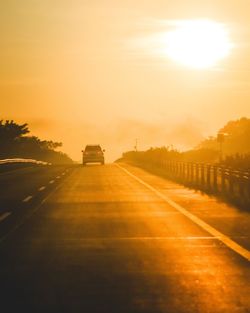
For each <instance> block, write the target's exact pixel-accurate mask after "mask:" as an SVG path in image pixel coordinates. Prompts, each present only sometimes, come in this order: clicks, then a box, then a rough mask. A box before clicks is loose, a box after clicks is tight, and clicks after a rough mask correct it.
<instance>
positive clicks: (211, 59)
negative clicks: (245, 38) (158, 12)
mask: <svg viewBox="0 0 250 313" xmlns="http://www.w3.org/2000/svg"><path fill="white" fill-rule="evenodd" d="M171 26H172V27H173V29H172V30H170V31H168V32H167V33H166V35H165V40H164V41H165V44H164V45H165V48H164V50H165V54H166V55H167V56H168V57H169V58H171V59H172V60H174V61H176V62H178V63H181V64H183V65H185V66H188V67H191V68H195V69H206V68H210V67H213V66H215V65H216V64H217V63H218V61H220V60H221V59H223V58H225V57H226V56H228V55H229V53H230V51H231V49H232V43H231V42H230V38H229V33H228V31H227V28H226V27H225V25H224V24H221V23H218V22H215V21H212V20H183V21H175V22H173V23H172V24H171Z"/></svg>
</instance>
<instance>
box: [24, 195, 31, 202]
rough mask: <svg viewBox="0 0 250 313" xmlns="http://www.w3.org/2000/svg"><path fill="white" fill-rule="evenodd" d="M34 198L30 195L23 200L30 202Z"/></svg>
mask: <svg viewBox="0 0 250 313" xmlns="http://www.w3.org/2000/svg"><path fill="white" fill-rule="evenodd" d="M32 198H33V196H28V197H26V198H25V199H23V202H29V201H30V200H31V199H32Z"/></svg>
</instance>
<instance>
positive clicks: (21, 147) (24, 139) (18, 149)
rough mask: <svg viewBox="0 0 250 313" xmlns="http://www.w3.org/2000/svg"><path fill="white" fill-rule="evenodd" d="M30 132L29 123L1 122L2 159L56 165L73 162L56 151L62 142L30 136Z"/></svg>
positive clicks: (0, 144) (0, 151)
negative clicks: (37, 161)
mask: <svg viewBox="0 0 250 313" xmlns="http://www.w3.org/2000/svg"><path fill="white" fill-rule="evenodd" d="M29 132H30V131H29V128H28V124H27V123H25V124H17V123H15V122H14V121H13V120H11V121H9V120H6V121H4V120H0V159H4V158H32V159H36V160H40V161H45V162H50V163H54V164H60V163H61V164H62V163H71V162H72V160H71V159H70V158H69V157H68V156H67V155H66V154H65V153H62V152H60V151H56V149H57V148H59V147H61V146H62V143H61V142H54V141H47V140H41V139H39V138H38V137H36V136H28V134H29Z"/></svg>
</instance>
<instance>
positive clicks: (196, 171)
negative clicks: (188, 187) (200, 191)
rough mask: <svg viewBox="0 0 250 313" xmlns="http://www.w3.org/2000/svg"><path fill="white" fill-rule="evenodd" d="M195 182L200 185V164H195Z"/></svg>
mask: <svg viewBox="0 0 250 313" xmlns="http://www.w3.org/2000/svg"><path fill="white" fill-rule="evenodd" d="M195 184H196V185H199V164H197V163H196V164H195Z"/></svg>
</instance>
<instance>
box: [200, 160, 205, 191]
mask: <svg viewBox="0 0 250 313" xmlns="http://www.w3.org/2000/svg"><path fill="white" fill-rule="evenodd" d="M200 167H201V186H202V187H204V186H205V175H204V164H201V165H200Z"/></svg>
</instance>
